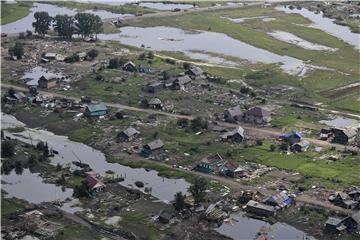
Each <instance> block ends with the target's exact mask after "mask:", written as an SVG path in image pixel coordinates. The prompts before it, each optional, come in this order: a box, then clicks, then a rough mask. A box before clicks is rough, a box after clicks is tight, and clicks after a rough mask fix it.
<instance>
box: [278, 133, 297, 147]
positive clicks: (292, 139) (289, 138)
mask: <svg viewBox="0 0 360 240" xmlns="http://www.w3.org/2000/svg"><path fill="white" fill-rule="evenodd" d="M279 138H280V139H281V140H283V141H286V142H288V143H290V144H294V143H298V142H300V141H301V138H302V135H301V132H298V131H292V132H288V133H284V134H281V135H280V136H279Z"/></svg>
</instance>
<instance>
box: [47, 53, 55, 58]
mask: <svg viewBox="0 0 360 240" xmlns="http://www.w3.org/2000/svg"><path fill="white" fill-rule="evenodd" d="M44 57H46V58H55V57H56V53H45V55H44Z"/></svg>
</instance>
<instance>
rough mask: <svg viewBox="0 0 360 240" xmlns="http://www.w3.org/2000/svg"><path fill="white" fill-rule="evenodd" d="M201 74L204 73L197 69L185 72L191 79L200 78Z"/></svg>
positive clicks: (193, 68)
mask: <svg viewBox="0 0 360 240" xmlns="http://www.w3.org/2000/svg"><path fill="white" fill-rule="evenodd" d="M203 73H204V71H203V70H202V69H201V68H199V67H192V68H190V69H189V70H187V71H186V74H187V75H189V76H190V77H191V78H192V79H195V78H196V77H200V76H201V75H202V74H203Z"/></svg>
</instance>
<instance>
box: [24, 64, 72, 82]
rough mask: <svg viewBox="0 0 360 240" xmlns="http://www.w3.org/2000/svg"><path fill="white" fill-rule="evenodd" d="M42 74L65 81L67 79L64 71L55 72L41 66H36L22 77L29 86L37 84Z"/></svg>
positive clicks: (48, 77)
mask: <svg viewBox="0 0 360 240" xmlns="http://www.w3.org/2000/svg"><path fill="white" fill-rule="evenodd" d="M41 76H44V77H45V78H47V79H52V78H56V79H62V80H65V81H66V80H67V77H65V76H64V75H63V74H62V73H60V72H58V73H54V72H51V71H49V70H48V69H46V68H43V67H40V66H37V67H34V68H32V69H31V70H30V71H27V72H25V73H24V76H23V77H22V79H24V81H26V84H27V85H29V86H37V85H38V80H39V78H40V77H41Z"/></svg>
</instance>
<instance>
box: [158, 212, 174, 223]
mask: <svg viewBox="0 0 360 240" xmlns="http://www.w3.org/2000/svg"><path fill="white" fill-rule="evenodd" d="M173 218H174V215H173V214H171V213H169V212H168V211H161V212H160V214H159V218H158V219H159V222H160V223H162V224H169V223H171V221H172V220H173Z"/></svg>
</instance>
